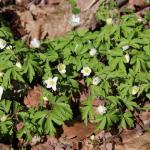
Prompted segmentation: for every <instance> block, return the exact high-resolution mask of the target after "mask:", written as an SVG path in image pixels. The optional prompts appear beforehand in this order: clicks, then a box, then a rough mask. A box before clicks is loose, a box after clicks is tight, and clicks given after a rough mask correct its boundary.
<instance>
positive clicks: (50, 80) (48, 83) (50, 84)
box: [44, 77, 58, 91]
mask: <svg viewBox="0 0 150 150" xmlns="http://www.w3.org/2000/svg"><path fill="white" fill-rule="evenodd" d="M57 80H58V77H54V78H48V79H47V80H45V81H44V83H45V84H46V87H47V88H52V89H53V90H54V91H56V89H57V88H56V83H57Z"/></svg>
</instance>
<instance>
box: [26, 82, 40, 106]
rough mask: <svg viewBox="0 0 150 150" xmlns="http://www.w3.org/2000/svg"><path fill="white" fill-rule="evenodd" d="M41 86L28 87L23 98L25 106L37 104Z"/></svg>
mask: <svg viewBox="0 0 150 150" xmlns="http://www.w3.org/2000/svg"><path fill="white" fill-rule="evenodd" d="M41 95H42V93H41V88H40V86H39V85H38V86H34V88H33V89H30V90H29V91H28V93H27V96H25V98H24V104H25V105H26V106H27V107H31V106H33V107H35V106H38V105H39V103H40V98H41Z"/></svg>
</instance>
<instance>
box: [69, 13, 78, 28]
mask: <svg viewBox="0 0 150 150" xmlns="http://www.w3.org/2000/svg"><path fill="white" fill-rule="evenodd" d="M69 23H70V24H71V26H73V27H74V26H78V25H80V17H79V16H77V15H72V16H71V17H70V19H69Z"/></svg>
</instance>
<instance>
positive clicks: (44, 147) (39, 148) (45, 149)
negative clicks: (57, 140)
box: [31, 143, 55, 150]
mask: <svg viewBox="0 0 150 150" xmlns="http://www.w3.org/2000/svg"><path fill="white" fill-rule="evenodd" d="M31 150H55V148H54V147H52V146H51V145H48V144H47V143H44V144H38V145H36V146H33V147H32V148H31Z"/></svg>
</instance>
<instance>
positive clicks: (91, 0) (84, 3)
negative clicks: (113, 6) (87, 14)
mask: <svg viewBox="0 0 150 150" xmlns="http://www.w3.org/2000/svg"><path fill="white" fill-rule="evenodd" d="M96 2H98V0H77V7H78V8H79V9H80V10H81V11H86V10H88V9H90V7H92V5H94V4H95V3H96Z"/></svg>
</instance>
